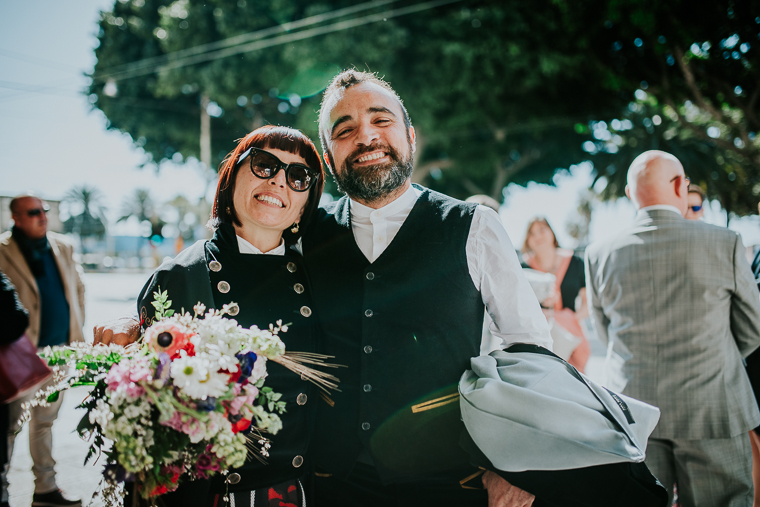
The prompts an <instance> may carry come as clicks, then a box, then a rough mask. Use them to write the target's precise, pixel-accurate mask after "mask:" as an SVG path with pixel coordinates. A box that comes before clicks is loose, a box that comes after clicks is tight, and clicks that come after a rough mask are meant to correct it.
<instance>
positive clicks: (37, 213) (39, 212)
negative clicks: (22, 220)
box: [24, 204, 50, 217]
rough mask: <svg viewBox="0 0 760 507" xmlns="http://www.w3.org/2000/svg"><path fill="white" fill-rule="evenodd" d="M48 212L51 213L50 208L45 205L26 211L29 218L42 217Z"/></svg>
mask: <svg viewBox="0 0 760 507" xmlns="http://www.w3.org/2000/svg"><path fill="white" fill-rule="evenodd" d="M48 211H50V206H48V205H47V204H45V205H43V206H42V207H41V208H33V209H28V210H26V211H24V213H26V216H28V217H38V216H40V215H42V214H43V213H47V212H48Z"/></svg>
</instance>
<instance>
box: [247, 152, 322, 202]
mask: <svg viewBox="0 0 760 507" xmlns="http://www.w3.org/2000/svg"><path fill="white" fill-rule="evenodd" d="M249 154H250V155H251V157H250V158H251V161H250V162H251V172H252V173H253V174H254V175H255V176H257V177H259V178H261V179H264V180H268V179H270V178H274V176H275V175H276V174H277V173H278V172H279V171H280V169H283V170H284V171H285V180H286V181H287V182H288V186H289V187H290V188H291V189H293V191H295V192H306V191H307V190H309V189H310V188H311V187H313V186H314V183H316V182H317V180H318V179H319V174H318V173H316V172H315V171H313V170H312V169H311V168H310V167H309V166H306V165H304V164H298V163H295V164H286V163H285V162H283V161H282V160H280V159H279V158H277V157H275V156H274V155H272V154H271V153H269V152H268V151H265V150H262V149H260V148H249V149H247V150H246V151H244V152H243V154H242V155H240V158H239V159H238V163H240V162H241V161H242V160H243V159H244V158H245V157H247V156H248V155H249Z"/></svg>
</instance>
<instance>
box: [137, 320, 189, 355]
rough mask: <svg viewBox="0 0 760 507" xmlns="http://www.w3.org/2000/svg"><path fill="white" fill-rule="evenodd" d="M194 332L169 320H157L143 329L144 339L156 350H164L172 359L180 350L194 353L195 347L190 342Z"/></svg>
mask: <svg viewBox="0 0 760 507" xmlns="http://www.w3.org/2000/svg"><path fill="white" fill-rule="evenodd" d="M193 336H194V333H193V332H191V331H190V330H188V329H187V328H185V327H184V326H180V325H177V324H174V323H171V322H157V323H155V324H153V325H152V326H150V327H149V328H148V329H147V330H146V331H145V341H146V342H147V343H148V346H149V347H150V348H151V349H153V350H155V351H156V352H165V353H167V354H169V356H170V357H171V358H172V359H174V358H177V357H179V353H180V351H181V350H184V351H185V352H187V354H188V355H190V356H192V355H195V347H194V346H193V344H192V343H191V342H190V338H191V337H193Z"/></svg>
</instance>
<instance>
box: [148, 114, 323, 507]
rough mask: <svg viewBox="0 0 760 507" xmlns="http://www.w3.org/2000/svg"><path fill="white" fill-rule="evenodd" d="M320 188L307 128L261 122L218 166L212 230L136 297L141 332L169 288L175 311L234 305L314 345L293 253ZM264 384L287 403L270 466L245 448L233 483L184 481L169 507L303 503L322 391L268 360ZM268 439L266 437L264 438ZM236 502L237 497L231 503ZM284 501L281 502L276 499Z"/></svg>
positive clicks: (304, 286) (244, 321)
mask: <svg viewBox="0 0 760 507" xmlns="http://www.w3.org/2000/svg"><path fill="white" fill-rule="evenodd" d="M323 185H324V173H323V170H322V164H321V161H320V158H319V154H318V152H317V149H316V148H315V147H314V144H313V143H312V142H311V140H309V138H308V137H306V136H305V135H304V134H303V133H301V132H300V131H298V130H295V129H291V128H288V127H276V126H271V125H270V126H265V127H261V128H259V129H256V130H254V131H253V132H251V133H250V134H248V135H247V136H246V137H245V138H244V139H242V140H241V141H240V142H239V143H238V145H237V147H236V148H235V149H234V150H233V151H232V152H231V153H230V154H229V156H228V157H227V158H226V159H225V161H224V162H223V163H222V165H221V169H220V171H219V184H218V186H217V191H216V197H215V199H214V205H213V209H212V212H211V221H210V222H209V224H210V226H211V227H212V228H213V229H214V236H213V238H211V239H210V240H208V241H199V242H197V243H196V244H195V245H193V246H191V247H189V248H188V249H186V250H185V251H183V252H182V253H180V254H179V255H178V256H177V257H176V258H174V259H172V260H170V261H167V262H165V263H164V264H163V265H162V266H161V267H159V268H158V270H156V272H155V273H154V274H153V276H152V277H151V279H150V280H149V281H148V283H147V284H146V285H145V287H144V288H143V290H142V293H141V294H140V297H139V299H138V311H139V314H140V321H141V325H142V326H143V328H145V327H146V326H148V325H150V324H151V323H152V320H153V319H152V317H153V315H154V310H153V307H152V306H151V302H152V301H153V293H154V292H155V291H158V290H159V288H160V290H161V291H164V290H166V291H168V295H169V299H171V300H172V308H173V309H174V310H175V311H179V310H181V309H183V308H184V309H185V310H187V311H192V310H191V309H192V307H193V306H194V305H195V304H196V303H198V302H201V303H203V304H205V305H206V307H207V308H222V306H223V305H228V304H231V303H234V305H232V306H231V307H230V311H229V315H230V316H232V317H233V318H234V319H236V320H237V321H238V323H239V324H240V325H241V326H243V327H250V326H251V325H254V324H255V325H257V326H259V327H262V328H264V327H266V326H268V325H269V324H270V323H273V322H274V321H276V320H279V319H282V321H283V322H285V323H290V326H289V329H288V331H287V332H286V333H284V334H283V335H282V340H283V341H284V342H285V345H286V347H287V348H288V349H290V350H297V351H305V352H314V351H316V328H317V325H316V322H315V318H314V317H312V316H311V308H312V304H311V295H310V294H311V291H310V288H309V281H308V278H307V276H306V272H305V269H304V266H303V263H302V261H301V256H300V254H299V253H298V251H297V250H296V248H297V243H298V241H299V237H300V232H301V230H302V228H303V227H304V226H305V225H306V223H308V222H309V220H310V219H311V218H312V216H314V215H315V214H316V211H317V206H318V204H319V197H320V195H321V194H322V188H323ZM267 369H268V377H267V385H268V386H269V387H271V388H272V389H274V391H276V392H280V393H282V395H283V396H282V400H284V401H285V402H286V403H287V406H286V410H287V412H285V413H284V414H282V416H281V418H282V422H283V428H282V430H280V432H279V433H277V435H274V436H272V437H271V448H270V449H269V456H268V457H267V458H266V464H263V463H262V462H261V461H260V460H259V459H257V457H255V456H252V453H249V458H248V461H247V462H246V464H245V465H244V466H243V467H241V468H240V469H235V470H230V474H229V475H228V476H227V479H226V481H227V484H225V483H224V477H223V476H221V475H217V476H216V477H214V478H212V479H211V480H203V481H201V480H199V481H191V482H185V483H183V484H182V485H181V486H180V487H179V488H178V490H177V491H175V492H173V493H169V494H167V495H164V496H162V497H161V500H162V501H164V503H165V504H166V505H178V506H179V505H182V506H185V505H197V506H204V505H207V506H212V505H213V506H217V505H224V502H223V501H222V496H223V495H224V493H225V489H226V488H227V487H228V488H229V491H230V496H234V498H231V499H230V503H231V504H232V505H251V506H252V507H255V506H258V505H266V506H269V505H270V504H269V502H270V499H273V498H277V499H281V500H280V501H282V502H284V503H283V504H282V505H297V506H301V505H305V504H304V493H305V490H306V488H305V487H304V480H303V479H304V478H305V477H306V476H307V475H308V470H309V468H310V462H309V459H308V457H307V456H306V449H307V446H308V444H309V437H310V430H311V422H312V419H313V409H314V408H315V404H316V401H317V397H318V396H317V393H316V392H315V389H313V386H312V384H310V383H309V382H306V381H304V380H302V379H301V378H300V377H299V376H297V375H296V374H294V373H292V372H291V371H289V370H287V369H285V368H284V367H282V366H280V365H278V364H275V363H272V362H269V363H268V365H267ZM267 436H268V435H267ZM233 502H234V503H233ZM278 505H280V504H278Z"/></svg>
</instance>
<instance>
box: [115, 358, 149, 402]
mask: <svg viewBox="0 0 760 507" xmlns="http://www.w3.org/2000/svg"><path fill="white" fill-rule="evenodd" d="M151 374H152V372H151V370H150V368H148V367H147V365H146V364H145V363H144V362H137V361H123V362H121V363H118V364H114V365H113V366H111V369H110V370H108V374H107V375H106V384H108V390H109V391H116V390H118V389H119V388H121V389H124V391H125V392H126V394H127V396H129V397H130V398H139V397H140V396H142V395H143V394H145V389H143V388H142V386H140V385H139V384H137V382H140V381H142V380H145V379H148V378H150V377H151Z"/></svg>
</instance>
